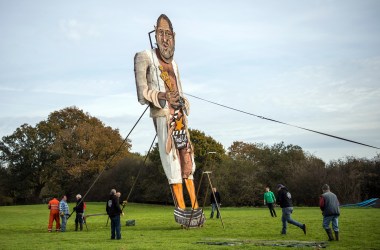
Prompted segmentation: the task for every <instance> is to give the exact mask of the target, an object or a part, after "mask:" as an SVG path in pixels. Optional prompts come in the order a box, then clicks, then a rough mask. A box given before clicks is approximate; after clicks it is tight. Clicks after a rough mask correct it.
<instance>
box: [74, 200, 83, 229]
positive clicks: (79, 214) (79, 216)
mask: <svg viewBox="0 0 380 250" xmlns="http://www.w3.org/2000/svg"><path fill="white" fill-rule="evenodd" d="M76 198H77V205H76V206H75V207H74V211H75V212H76V216H75V231H78V225H79V228H80V231H82V230H83V212H84V203H83V201H82V195H80V194H77V195H76Z"/></svg>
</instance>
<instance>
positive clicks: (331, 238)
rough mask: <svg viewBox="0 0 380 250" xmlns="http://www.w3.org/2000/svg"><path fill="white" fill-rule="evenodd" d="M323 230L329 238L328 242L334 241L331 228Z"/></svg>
mask: <svg viewBox="0 0 380 250" xmlns="http://www.w3.org/2000/svg"><path fill="white" fill-rule="evenodd" d="M325 230H326V233H327V236H329V241H332V240H334V238H333V235H332V232H331V228H329V229H325Z"/></svg>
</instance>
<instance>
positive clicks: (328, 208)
mask: <svg viewBox="0 0 380 250" xmlns="http://www.w3.org/2000/svg"><path fill="white" fill-rule="evenodd" d="M322 191H323V194H322V195H321V197H320V198H319V207H320V208H321V210H322V215H323V224H322V226H323V228H324V229H325V230H326V233H327V236H328V237H329V241H331V240H334V238H333V235H332V232H331V228H330V222H331V223H332V228H333V230H334V234H335V240H339V226H338V218H339V215H340V211H339V201H338V198H337V197H336V195H335V194H334V193H332V192H331V191H330V186H329V185H327V184H325V185H323V187H322Z"/></svg>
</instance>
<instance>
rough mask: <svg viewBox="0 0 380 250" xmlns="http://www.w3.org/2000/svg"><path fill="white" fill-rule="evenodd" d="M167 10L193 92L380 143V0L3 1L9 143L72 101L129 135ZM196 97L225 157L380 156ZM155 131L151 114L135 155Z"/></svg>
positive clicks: (1, 97)
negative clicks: (268, 149)
mask: <svg viewBox="0 0 380 250" xmlns="http://www.w3.org/2000/svg"><path fill="white" fill-rule="evenodd" d="M162 13H165V14H166V15H167V16H169V18H170V19H171V21H172V23H173V27H174V31H175V33H176V50H175V55H174V57H175V60H176V62H177V64H178V67H179V71H180V75H181V81H182V85H183V91H184V92H185V96H186V94H190V95H193V96H197V97H200V98H204V99H207V100H210V101H213V102H216V103H220V104H222V105H226V106H230V107H233V108H236V109H240V110H243V111H245V112H249V113H252V114H255V115H259V116H264V117H267V118H271V119H275V120H278V121H281V122H285V123H289V124H292V125H296V126H300V127H305V128H308V129H312V130H317V131H320V132H323V133H327V134H332V135H335V136H339V137H343V138H346V139H349V140H354V141H358V142H361V143H365V144H369V145H371V146H374V147H377V148H380V82H379V81H380V15H379V14H378V13H380V1H377V0H373V1H371V0H362V1H357V0H355V1H353V0H335V1H330V0H318V1H316V0H315V1H314V0H308V1H293V0H285V1H274V0H266V1H256V0H254V1H249V0H247V1H183V2H179V1H115V0H110V1H99V0H82V1H73V0H68V1H50V0H46V1H42V0H36V1H26V0H25V1H23V0H18V1H13V0H12V1H11V0H0V37H1V39H0V137H3V136H7V135H11V134H12V133H13V132H14V131H15V130H16V129H17V128H18V127H19V126H21V125H22V124H24V123H27V124H29V125H32V126H35V125H36V123H38V122H40V121H42V120H46V119H47V118H48V115H49V114H50V113H52V112H54V111H58V110H61V109H64V108H66V107H71V106H76V107H78V108H79V109H82V110H83V111H84V112H88V113H89V114H90V115H91V116H95V117H97V118H99V119H100V120H101V121H103V122H104V124H105V125H107V126H111V127H112V128H114V129H119V131H120V133H121V135H122V136H123V137H125V136H126V135H127V134H128V133H129V132H130V130H131V129H132V127H133V125H134V124H135V122H136V121H137V119H138V118H139V116H140V115H141V114H142V113H143V111H144V109H145V108H146V106H143V105H140V104H139V103H138V101H137V96H136V86H135V79H134V71H133V67H134V65H133V58H134V55H135V54H136V53H137V52H139V51H142V50H145V49H148V48H150V43H149V38H148V32H150V31H152V30H153V27H154V25H155V22H156V20H157V17H158V16H159V15H160V14H162ZM153 42H154V38H153ZM187 98H188V100H189V101H190V104H191V110H190V115H189V127H190V128H192V129H198V130H201V131H203V132H204V133H205V134H206V135H208V136H211V137H212V138H214V139H215V140H216V141H218V142H220V143H222V144H223V146H224V148H225V149H226V150H227V149H228V147H229V146H231V144H232V143H233V142H234V141H243V142H246V143H263V144H265V145H269V146H271V145H273V144H275V143H279V142H284V143H285V144H286V145H288V144H292V145H298V146H300V147H302V149H303V150H304V151H305V152H308V153H310V154H312V155H314V156H316V157H319V158H321V159H323V160H324V161H325V162H326V163H328V162H330V161H336V160H339V159H344V158H345V157H349V156H354V157H358V158H368V159H373V158H374V157H376V156H377V155H378V154H380V150H379V149H374V148H370V147H365V146H361V145H357V144H354V143H350V142H346V141H341V140H337V139H334V138H331V137H326V136H323V135H320V134H315V133H312V132H308V131H304V130H301V129H298V128H294V127H291V126H286V125H283V124H279V123H274V122H270V121H267V120H263V119H259V118H257V117H254V116H249V115H246V114H243V113H238V112H236V111H233V110H229V109H225V108H222V107H220V106H216V105H213V104H210V103H207V102H204V101H201V100H199V99H197V98H194V97H191V96H187ZM154 135H155V131H154V127H153V123H152V120H151V118H150V117H149V114H148V112H147V113H146V114H145V115H144V117H143V118H142V120H141V122H140V123H139V124H138V125H137V126H136V128H135V129H134V130H133V132H132V133H131V135H130V137H129V139H131V140H132V151H133V152H139V153H142V154H144V153H146V151H147V150H148V149H149V146H150V144H151V142H152V140H153V138H154ZM195 146H196V145H195Z"/></svg>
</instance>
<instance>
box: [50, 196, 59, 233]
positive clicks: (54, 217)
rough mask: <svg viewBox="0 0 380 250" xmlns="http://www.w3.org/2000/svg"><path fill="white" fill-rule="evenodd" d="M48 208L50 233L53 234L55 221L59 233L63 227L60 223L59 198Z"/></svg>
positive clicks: (51, 201)
mask: <svg viewBox="0 0 380 250" xmlns="http://www.w3.org/2000/svg"><path fill="white" fill-rule="evenodd" d="M48 208H49V209H50V215H49V225H48V232H49V233H51V230H52V228H53V221H55V231H57V232H59V230H60V228H61V225H60V222H59V201H58V200H57V196H54V197H53V199H51V200H50V201H49V204H48Z"/></svg>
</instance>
